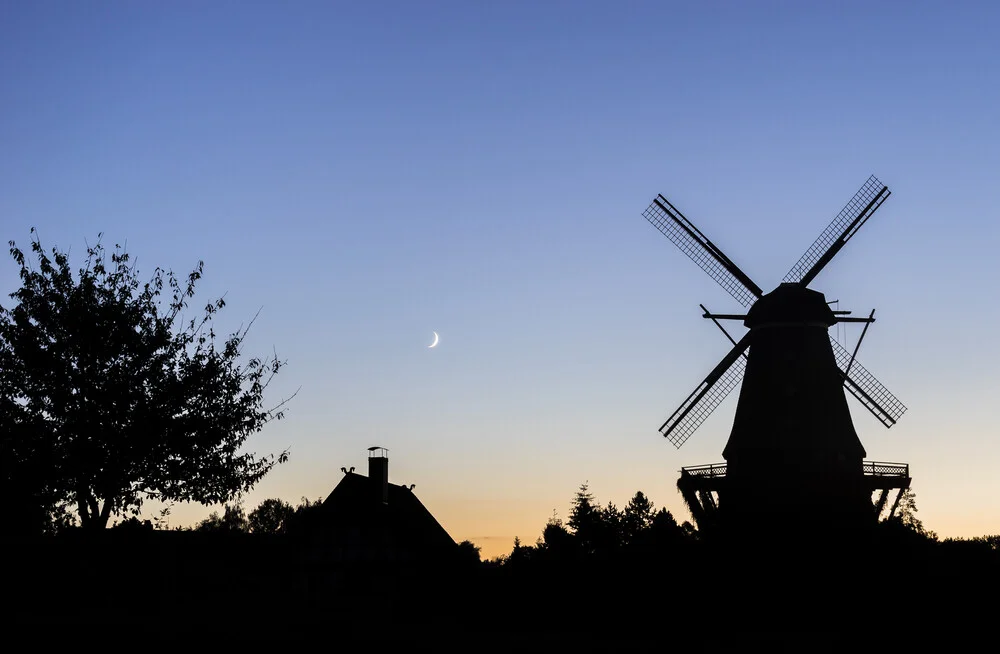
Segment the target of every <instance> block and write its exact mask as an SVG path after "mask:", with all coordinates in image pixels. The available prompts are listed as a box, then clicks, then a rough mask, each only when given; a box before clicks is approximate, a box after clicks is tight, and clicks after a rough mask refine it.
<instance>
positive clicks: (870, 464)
mask: <svg viewBox="0 0 1000 654" xmlns="http://www.w3.org/2000/svg"><path fill="white" fill-rule="evenodd" d="M862 466H863V469H864V474H866V475H871V476H873V477H909V476H910V465H909V464H907V463H887V462H885V461H863V462H862Z"/></svg>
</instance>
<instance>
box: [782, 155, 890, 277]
mask: <svg viewBox="0 0 1000 654" xmlns="http://www.w3.org/2000/svg"><path fill="white" fill-rule="evenodd" d="M889 194H890V191H889V188H888V187H887V186H885V185H884V184H883V183H882V182H880V181H878V179H877V178H876V177H875V176H874V175H872V176H871V177H869V178H868V181H867V182H865V183H864V185H863V186H862V187H861V189H860V190H859V191H858V192H857V193H855V194H854V197H853V198H851V201H850V202H848V203H847V205H846V206H845V207H844V208H843V209H841V210H840V213H838V214H837V217H836V218H834V219H833V222H831V223H830V224H829V225H828V226H827V228H826V229H825V230H823V233H822V234H820V235H819V238H817V239H816V241H815V242H814V243H813V244H812V245H810V246H809V249H808V250H806V252H805V254H803V255H802V257H801V258H800V259H799V260H798V262H796V264H795V265H794V266H792V269H791V270H789V271H788V274H787V275H785V278H784V279H783V280H782V281H785V282H798V283H800V284H802V285H803V286H806V285H808V284H809V282H811V281H812V280H813V278H814V277H815V276H816V275H818V274H819V271H821V270H822V269H823V267H824V266H826V264H828V263H830V260H831V259H833V257H834V255H836V254H837V252H839V251H840V249H841V248H842V247H844V245H846V244H847V242H848V241H849V240H851V237H852V236H854V235H855V234H856V233H857V231H858V230H859V229H860V228H861V226H862V225H864V224H865V222H866V221H867V220H868V219H869V218H871V216H872V214H873V213H875V210H876V209H878V208H879V207H880V206H882V203H883V202H885V200H886V198H888V197H889Z"/></svg>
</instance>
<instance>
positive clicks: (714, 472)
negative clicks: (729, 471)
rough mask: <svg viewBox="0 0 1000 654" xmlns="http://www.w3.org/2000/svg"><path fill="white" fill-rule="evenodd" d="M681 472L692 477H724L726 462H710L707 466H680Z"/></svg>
mask: <svg viewBox="0 0 1000 654" xmlns="http://www.w3.org/2000/svg"><path fill="white" fill-rule="evenodd" d="M681 473H682V474H684V473H686V474H689V475H691V476H692V477H706V478H712V477H725V476H726V464H725V463H712V464H709V465H707V466H692V467H690V468H681Z"/></svg>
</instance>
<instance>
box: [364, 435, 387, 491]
mask: <svg viewBox="0 0 1000 654" xmlns="http://www.w3.org/2000/svg"><path fill="white" fill-rule="evenodd" d="M368 479H370V480H371V482H370V483H371V485H372V491H373V492H374V493H375V497H376V498H377V499H376V501H381V502H382V504H388V503H389V450H388V449H386V448H384V447H381V446H379V445H373V446H371V447H369V448H368Z"/></svg>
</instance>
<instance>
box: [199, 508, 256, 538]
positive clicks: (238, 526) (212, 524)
mask: <svg viewBox="0 0 1000 654" xmlns="http://www.w3.org/2000/svg"><path fill="white" fill-rule="evenodd" d="M249 528H250V525H249V523H248V522H247V515H246V512H245V511H244V510H243V505H241V504H239V503H236V504H227V505H226V506H225V510H224V512H223V514H222V515H221V516H220V515H219V513H218V511H212V512H211V513H210V514H208V517H207V518H205V519H204V520H202V521H201V522H199V523H198V524H197V525H195V528H194V531H201V532H212V533H217V532H225V533H246V532H247V531H249Z"/></svg>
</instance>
